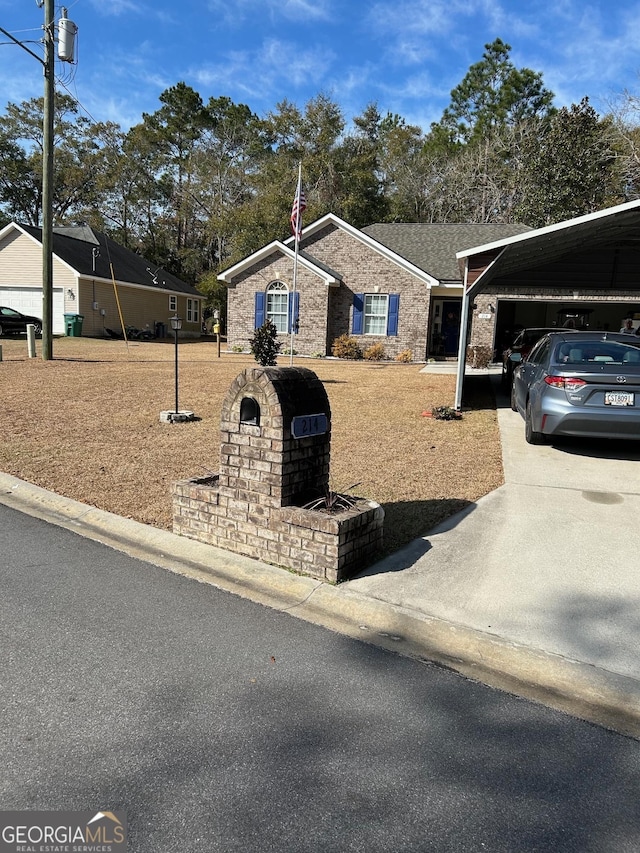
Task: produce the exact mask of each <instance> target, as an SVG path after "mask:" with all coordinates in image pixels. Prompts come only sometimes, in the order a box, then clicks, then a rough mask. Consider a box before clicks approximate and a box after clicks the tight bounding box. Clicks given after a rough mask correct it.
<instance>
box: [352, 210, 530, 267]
mask: <svg viewBox="0 0 640 853" xmlns="http://www.w3.org/2000/svg"><path fill="white" fill-rule="evenodd" d="M530 230H531V229H530V228H529V227H528V226H527V225H513V224H511V225H505V224H501V223H482V224H477V223H476V224H471V223H454V222H450V223H449V222H445V223H440V222H420V223H412V222H389V223H386V222H379V223H376V224H375V225H369V226H367V227H366V228H363V229H362V231H363V232H364V233H365V234H367V235H368V236H369V237H373V239H374V240H377V241H378V243H382V244H383V245H384V246H386V247H387V248H388V249H391V250H392V251H393V252H395V253H396V254H397V255H400V256H401V257H403V258H406V259H407V260H408V261H411V263H412V264H415V266H417V267H419V268H420V269H421V270H424V272H427V273H429V275H432V276H433V277H434V278H437V279H438V280H439V281H460V269H459V267H458V261H457V260H456V252H461V251H462V250H463V249H471V248H474V247H476V246H483V245H485V244H486V243H493V242H494V241H496V240H504V239H505V238H506V237H513V236H514V235H515V234H522V233H524V232H525V231H530Z"/></svg>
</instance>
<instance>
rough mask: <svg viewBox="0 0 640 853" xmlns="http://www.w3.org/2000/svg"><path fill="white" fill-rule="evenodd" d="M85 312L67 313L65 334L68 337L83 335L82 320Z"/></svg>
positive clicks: (65, 316)
mask: <svg viewBox="0 0 640 853" xmlns="http://www.w3.org/2000/svg"><path fill="white" fill-rule="evenodd" d="M83 320H84V314H65V315H64V326H65V334H66V336H67V337H68V338H80V337H82V321H83Z"/></svg>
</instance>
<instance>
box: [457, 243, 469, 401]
mask: <svg viewBox="0 0 640 853" xmlns="http://www.w3.org/2000/svg"><path fill="white" fill-rule="evenodd" d="M468 275H469V259H468V258H465V262H464V281H463V290H462V309H461V311H460V339H459V341H458V372H457V375H456V397H455V403H454V408H455V409H456V411H458V412H459V411H460V410H461V409H462V390H463V386H464V371H465V366H466V361H467V332H468V330H469V293H468V289H467V279H468Z"/></svg>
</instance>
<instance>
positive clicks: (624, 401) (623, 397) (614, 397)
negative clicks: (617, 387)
mask: <svg viewBox="0 0 640 853" xmlns="http://www.w3.org/2000/svg"><path fill="white" fill-rule="evenodd" d="M633 397H634V395H633V393H632V392H631V391H605V392H604V404H605V406H633V402H634V400H633Z"/></svg>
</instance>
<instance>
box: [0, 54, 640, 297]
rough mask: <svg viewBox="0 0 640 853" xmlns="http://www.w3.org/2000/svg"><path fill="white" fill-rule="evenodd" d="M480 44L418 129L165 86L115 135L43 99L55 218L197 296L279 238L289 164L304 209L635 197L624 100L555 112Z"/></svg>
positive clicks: (639, 179)
mask: <svg viewBox="0 0 640 853" xmlns="http://www.w3.org/2000/svg"><path fill="white" fill-rule="evenodd" d="M510 51H511V48H510V46H509V45H508V44H505V43H504V42H502V41H501V40H500V39H496V40H495V41H494V42H492V43H491V44H487V45H486V46H485V51H484V53H483V55H482V58H481V60H480V61H478V62H477V63H475V64H474V65H472V66H471V67H470V68H469V70H468V72H467V73H466V75H465V77H464V78H463V79H462V80H461V82H460V83H459V84H458V86H456V88H455V89H453V90H452V92H451V101H450V103H449V105H448V106H447V107H446V109H445V110H444V111H443V114H442V117H441V119H440V121H438V122H434V123H433V124H432V125H431V127H430V128H429V129H428V130H427V131H425V130H424V129H422V128H420V127H418V126H415V125H412V124H409V123H408V122H407V121H406V120H405V119H404V118H402V116H400V115H397V114H393V113H387V114H385V115H383V114H381V113H380V112H379V110H378V107H377V105H376V104H374V103H372V104H369V105H368V106H367V107H366V109H365V110H364V111H363V113H362V114H361V115H358V116H355V117H353V118H352V119H351V122H350V123H349V124H348V123H347V119H346V117H345V115H344V113H343V111H342V109H341V108H340V106H339V105H338V104H337V103H335V102H334V101H333V100H332V99H331V98H329V97H327V96H326V95H324V94H319V95H317V96H316V97H314V98H313V99H312V100H310V101H309V102H308V103H307V104H306V105H305V107H304V108H303V109H301V108H299V107H298V106H296V105H295V104H293V103H291V102H290V101H287V100H285V101H282V102H281V103H279V104H277V106H276V108H275V109H274V110H273V111H271V112H269V113H267V114H266V115H264V116H259V115H257V114H256V113H254V112H253V111H252V110H251V109H250V108H249V107H248V106H247V105H245V104H236V103H234V102H233V101H232V100H230V99H229V98H227V97H210V98H209V100H208V102H205V101H203V99H202V97H201V96H200V95H199V94H198V92H196V91H195V90H194V89H192V88H191V87H189V86H187V85H186V84H185V83H183V82H180V83H177V84H176V85H175V86H172V87H171V88H169V89H167V90H166V91H164V92H163V93H162V94H161V95H160V99H159V100H160V104H161V106H160V107H159V109H158V110H157V111H156V112H154V113H151V114H147V113H143V115H142V121H141V122H140V123H139V124H137V125H135V126H134V127H132V128H131V129H130V130H128V131H127V132H124V131H123V130H122V129H121V128H120V126H119V125H118V124H116V123H113V122H92V121H90V120H89V119H87V118H85V117H83V116H82V115H81V114H80V111H79V107H78V104H77V103H76V102H75V101H74V99H73V98H71V97H70V96H69V95H66V94H59V95H58V96H57V98H56V113H55V150H56V158H55V175H54V221H55V223H56V224H58V225H70V224H78V223H87V224H89V225H91V226H92V227H94V228H96V229H97V230H99V231H103V232H105V233H107V234H109V236H111V237H112V238H113V239H114V240H116V241H118V242H119V243H121V244H123V245H125V246H127V247H128V248H130V249H133V250H135V251H138V252H140V253H141V254H142V255H144V256H145V257H147V258H148V259H149V260H151V261H152V262H154V263H156V264H158V265H159V266H162V267H164V268H165V269H167V270H170V271H171V272H173V273H175V274H176V275H178V276H179V277H181V278H183V279H184V280H185V281H189V282H192V283H195V284H197V285H198V286H199V287H200V289H201V290H202V291H203V292H204V293H207V294H209V295H211V296H212V297H215V294H216V293H217V292H218V286H217V282H216V274H217V273H218V272H219V271H220V270H221V269H223V268H225V267H228V266H230V265H231V264H233V263H234V262H236V261H238V260H240V259H241V258H243V257H245V256H246V255H247V254H249V253H251V252H253V251H255V250H256V249H258V248H260V247H261V246H263V245H264V244H265V243H268V242H270V241H272V240H273V239H276V238H284V237H286V236H288V235H289V230H288V229H289V214H290V211H291V203H292V200H293V195H294V191H295V183H296V179H297V168H298V163H299V162H302V163H303V180H304V187H305V194H306V199H307V211H306V213H305V220H306V221H312V220H314V219H316V218H317V217H319V216H322V215H324V214H325V213H328V212H333V213H335V214H337V215H338V216H340V217H342V218H343V219H345V220H346V221H347V222H349V223H351V224H352V225H354V226H355V227H363V226H365V225H369V224H371V223H373V222H505V223H508V222H520V223H525V224H527V225H531V226H533V227H540V226H544V225H549V224H553V223H554V222H559V221H561V220H563V219H567V218H570V217H573V216H579V215H581V214H585V213H589V212H592V211H595V210H599V209H602V208H603V207H606V206H609V205H611V204H617V203H620V202H623V201H629V200H631V199H634V198H637V197H638V195H639V194H640V167H639V151H640V130H639V128H638V124H637V122H636V121H635V120H634V119H635V116H636V114H637V108H638V104H637V101H636V99H634V97H632V96H631V95H628V94H627V95H625V101H624V109H621V110H619V111H618V112H617V113H615V112H614V111H612V112H611V113H609V114H607V115H605V116H603V117H601V116H599V115H598V114H597V113H596V111H595V110H594V109H593V107H592V106H591V104H590V103H589V99H588V97H584V98H583V99H582V100H581V101H580V103H578V104H572V105H571V106H570V107H563V108H562V109H556V108H554V106H553V98H554V95H553V93H552V92H551V91H550V90H548V89H547V88H546V87H545V86H544V82H543V79H542V75H541V74H540V73H538V72H535V71H532V70H531V69H528V68H516V67H515V65H514V64H513V62H512V61H511V58H510ZM42 108H43V104H42V99H32V100H30V101H27V102H23V103H21V104H19V105H17V104H13V103H10V104H8V106H7V108H6V111H5V114H4V115H3V116H1V117H0V225H4V224H6V222H8V221H10V220H11V219H15V220H16V221H18V222H23V223H26V224H31V225H38V224H39V223H40V221H41V216H42V142H43V140H42Z"/></svg>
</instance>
